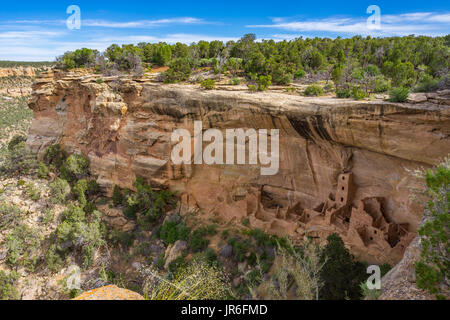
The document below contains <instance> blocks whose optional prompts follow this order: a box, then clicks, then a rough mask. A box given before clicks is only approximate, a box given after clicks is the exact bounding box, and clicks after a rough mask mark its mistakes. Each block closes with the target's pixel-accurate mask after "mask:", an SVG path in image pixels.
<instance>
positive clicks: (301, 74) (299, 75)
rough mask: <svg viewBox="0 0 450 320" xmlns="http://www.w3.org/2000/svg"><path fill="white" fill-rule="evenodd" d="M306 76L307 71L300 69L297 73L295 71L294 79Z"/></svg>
mask: <svg viewBox="0 0 450 320" xmlns="http://www.w3.org/2000/svg"><path fill="white" fill-rule="evenodd" d="M305 76H306V72H305V70H303V69H298V70H297V71H296V72H295V73H294V79H301V78H303V77H305Z"/></svg>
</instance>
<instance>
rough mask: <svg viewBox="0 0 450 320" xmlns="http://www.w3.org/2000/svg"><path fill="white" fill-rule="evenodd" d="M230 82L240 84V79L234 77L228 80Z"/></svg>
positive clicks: (234, 84)
mask: <svg viewBox="0 0 450 320" xmlns="http://www.w3.org/2000/svg"><path fill="white" fill-rule="evenodd" d="M230 84H232V85H233V86H237V85H240V84H241V80H239V78H236V77H234V78H233V79H231V80H230Z"/></svg>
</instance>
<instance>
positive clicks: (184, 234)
mask: <svg viewBox="0 0 450 320" xmlns="http://www.w3.org/2000/svg"><path fill="white" fill-rule="evenodd" d="M189 233H190V230H189V228H188V227H187V226H186V224H185V223H183V222H175V221H168V222H165V223H164V224H163V225H162V226H161V229H160V230H159V232H158V236H159V238H160V239H161V240H163V241H164V243H165V244H166V245H168V244H172V243H175V242H176V241H178V240H185V241H186V240H188V237H189Z"/></svg>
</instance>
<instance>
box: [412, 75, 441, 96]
mask: <svg viewBox="0 0 450 320" xmlns="http://www.w3.org/2000/svg"><path fill="white" fill-rule="evenodd" d="M438 84H439V80H438V79H433V77H432V76H430V75H429V74H425V75H423V76H422V77H421V79H420V80H419V83H418V84H417V85H416V87H415V88H414V92H432V91H436V90H437V88H438Z"/></svg>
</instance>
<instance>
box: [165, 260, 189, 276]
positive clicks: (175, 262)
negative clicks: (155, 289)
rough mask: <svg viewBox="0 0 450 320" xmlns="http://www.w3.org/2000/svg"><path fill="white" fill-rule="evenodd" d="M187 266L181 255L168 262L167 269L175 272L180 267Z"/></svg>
mask: <svg viewBox="0 0 450 320" xmlns="http://www.w3.org/2000/svg"><path fill="white" fill-rule="evenodd" d="M186 267H187V262H186V260H185V258H184V257H183V256H181V257H178V258H176V259H175V260H173V261H172V262H170V263H169V271H170V272H172V273H173V274H176V273H177V272H178V271H179V270H180V269H184V268H186Z"/></svg>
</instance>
